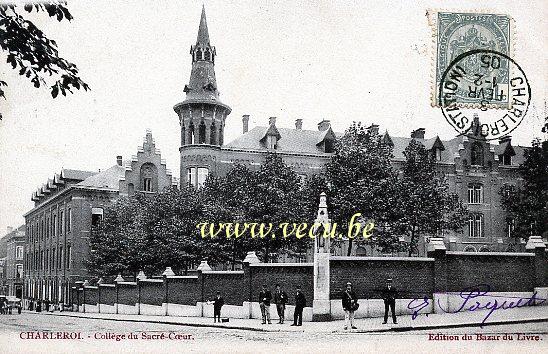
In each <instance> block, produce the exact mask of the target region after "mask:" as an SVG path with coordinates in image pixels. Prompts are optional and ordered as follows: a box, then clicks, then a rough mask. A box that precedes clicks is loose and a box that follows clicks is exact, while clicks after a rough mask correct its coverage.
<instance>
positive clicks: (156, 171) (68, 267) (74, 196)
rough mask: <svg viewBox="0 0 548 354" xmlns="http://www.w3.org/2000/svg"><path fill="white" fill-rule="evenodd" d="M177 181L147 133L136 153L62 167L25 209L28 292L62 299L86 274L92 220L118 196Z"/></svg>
mask: <svg viewBox="0 0 548 354" xmlns="http://www.w3.org/2000/svg"><path fill="white" fill-rule="evenodd" d="M173 184H177V180H176V179H174V178H173V177H172V175H171V171H170V170H168V169H167V167H166V163H165V161H164V160H163V159H162V158H161V154H160V151H159V150H158V149H156V145H155V142H154V139H153V138H152V133H150V132H149V131H147V134H146V136H145V139H144V142H143V145H142V146H141V147H139V148H138V151H137V155H135V156H132V157H131V159H129V160H127V161H123V159H122V157H121V156H117V158H116V164H115V165H113V166H112V167H110V168H108V169H106V170H104V171H99V172H92V171H79V170H69V169H63V170H62V171H61V172H60V173H59V174H55V175H54V176H53V178H52V179H49V180H48V181H47V183H45V184H44V185H42V187H40V188H38V190H37V191H36V192H34V193H33V195H32V201H33V202H34V208H33V209H32V210H30V211H29V212H28V213H26V214H25V215H24V216H25V224H26V229H27V237H26V243H25V245H26V247H25V257H24V284H25V296H26V297H28V298H35V299H42V300H45V299H47V300H50V301H53V302H65V303H66V302H67V301H68V296H69V294H70V291H69V289H70V287H71V284H73V283H74V282H75V281H79V280H85V279H87V278H88V277H89V274H88V272H87V269H86V259H87V257H88V255H89V252H90V248H89V237H90V233H91V228H92V226H93V225H95V224H97V223H99V222H100V221H101V220H102V218H103V213H104V209H105V208H106V207H107V206H108V204H110V203H111V202H112V201H113V200H115V199H116V198H118V197H119V196H127V195H131V194H133V193H136V192H139V193H145V194H148V193H157V192H158V191H161V190H162V189H164V188H166V187H169V186H171V185H173Z"/></svg>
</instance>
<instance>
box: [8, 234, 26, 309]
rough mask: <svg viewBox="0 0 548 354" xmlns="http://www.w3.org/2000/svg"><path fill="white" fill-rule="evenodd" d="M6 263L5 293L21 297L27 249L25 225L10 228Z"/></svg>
mask: <svg viewBox="0 0 548 354" xmlns="http://www.w3.org/2000/svg"><path fill="white" fill-rule="evenodd" d="M5 237H6V238H7V252H6V260H5V265H4V272H5V280H6V282H5V293H6V295H10V296H15V297H18V298H19V299H21V298H22V296H23V256H24V249H25V225H22V226H19V227H18V228H16V229H12V230H9V232H8V234H7V235H6V236H5Z"/></svg>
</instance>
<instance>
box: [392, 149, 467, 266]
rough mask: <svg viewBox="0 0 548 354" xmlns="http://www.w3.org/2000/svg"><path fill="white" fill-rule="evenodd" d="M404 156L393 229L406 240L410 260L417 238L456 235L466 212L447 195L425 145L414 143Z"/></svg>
mask: <svg viewBox="0 0 548 354" xmlns="http://www.w3.org/2000/svg"><path fill="white" fill-rule="evenodd" d="M404 155H405V158H406V161H405V164H404V166H403V174H402V176H401V178H399V180H398V183H397V190H398V208H397V209H396V210H397V211H398V212H399V215H398V218H397V219H396V221H395V222H394V223H393V225H392V226H393V230H394V231H395V232H396V233H397V234H403V235H407V236H408V238H409V243H408V251H409V256H411V255H412V254H413V253H415V252H417V244H418V239H419V236H420V235H424V234H436V233H440V232H443V231H446V230H453V231H458V230H460V229H462V227H463V226H464V225H465V223H466V220H467V216H468V212H467V210H466V209H465V208H464V206H463V205H462V203H461V202H460V201H459V200H458V196H457V195H456V194H454V193H450V192H449V185H448V184H447V181H446V180H445V177H444V176H443V174H442V173H439V172H437V171H436V163H435V160H434V156H432V154H430V153H429V152H428V151H427V150H426V149H425V147H424V145H422V144H421V143H420V142H418V141H416V140H415V139H413V140H411V142H410V143H409V145H408V146H407V148H406V149H405V151H404Z"/></svg>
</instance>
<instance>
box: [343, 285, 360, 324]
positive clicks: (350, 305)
mask: <svg viewBox="0 0 548 354" xmlns="http://www.w3.org/2000/svg"><path fill="white" fill-rule="evenodd" d="M357 306H358V297H357V296H356V293H355V292H354V291H353V290H352V283H350V282H348V283H346V290H345V291H344V292H343V294H342V307H343V310H344V329H345V330H346V329H348V327H351V328H352V329H356V327H355V326H354V313H355V312H356V309H357Z"/></svg>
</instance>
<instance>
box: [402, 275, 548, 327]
mask: <svg viewBox="0 0 548 354" xmlns="http://www.w3.org/2000/svg"><path fill="white" fill-rule="evenodd" d="M489 291H490V287H489V285H487V284H480V285H476V286H472V287H469V288H466V289H463V290H462V291H461V292H460V294H459V295H460V298H461V299H462V303H461V304H460V307H459V308H458V309H457V310H455V311H450V310H449V309H446V308H444V307H443V306H442V305H441V303H440V299H438V304H437V305H438V307H439V308H440V309H441V310H442V311H443V312H445V313H459V312H467V311H468V312H474V311H480V310H489V311H488V312H486V315H485V317H484V319H483V321H482V322H481V325H480V327H483V325H484V324H485V322H486V321H487V319H488V318H489V317H490V316H491V315H492V314H493V312H495V311H497V310H508V309H512V308H519V307H525V306H533V305H540V304H542V303H543V302H545V301H546V299H542V298H539V297H538V296H537V292H536V291H535V292H534V293H533V295H532V296H530V297H524V298H523V297H508V296H497V295H491V294H489ZM497 298H504V300H503V301H502V302H501V301H500V299H499V300H497ZM509 299H512V300H509ZM478 300H479V301H478ZM482 300H483V301H482ZM431 301H432V300H431V299H429V298H427V297H424V298H423V299H413V300H411V302H409V304H407V308H408V309H410V310H413V313H412V316H411V318H412V319H413V320H414V319H416V318H417V317H418V316H419V314H420V311H421V310H422V309H425V308H427V307H429V306H430V303H431Z"/></svg>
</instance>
